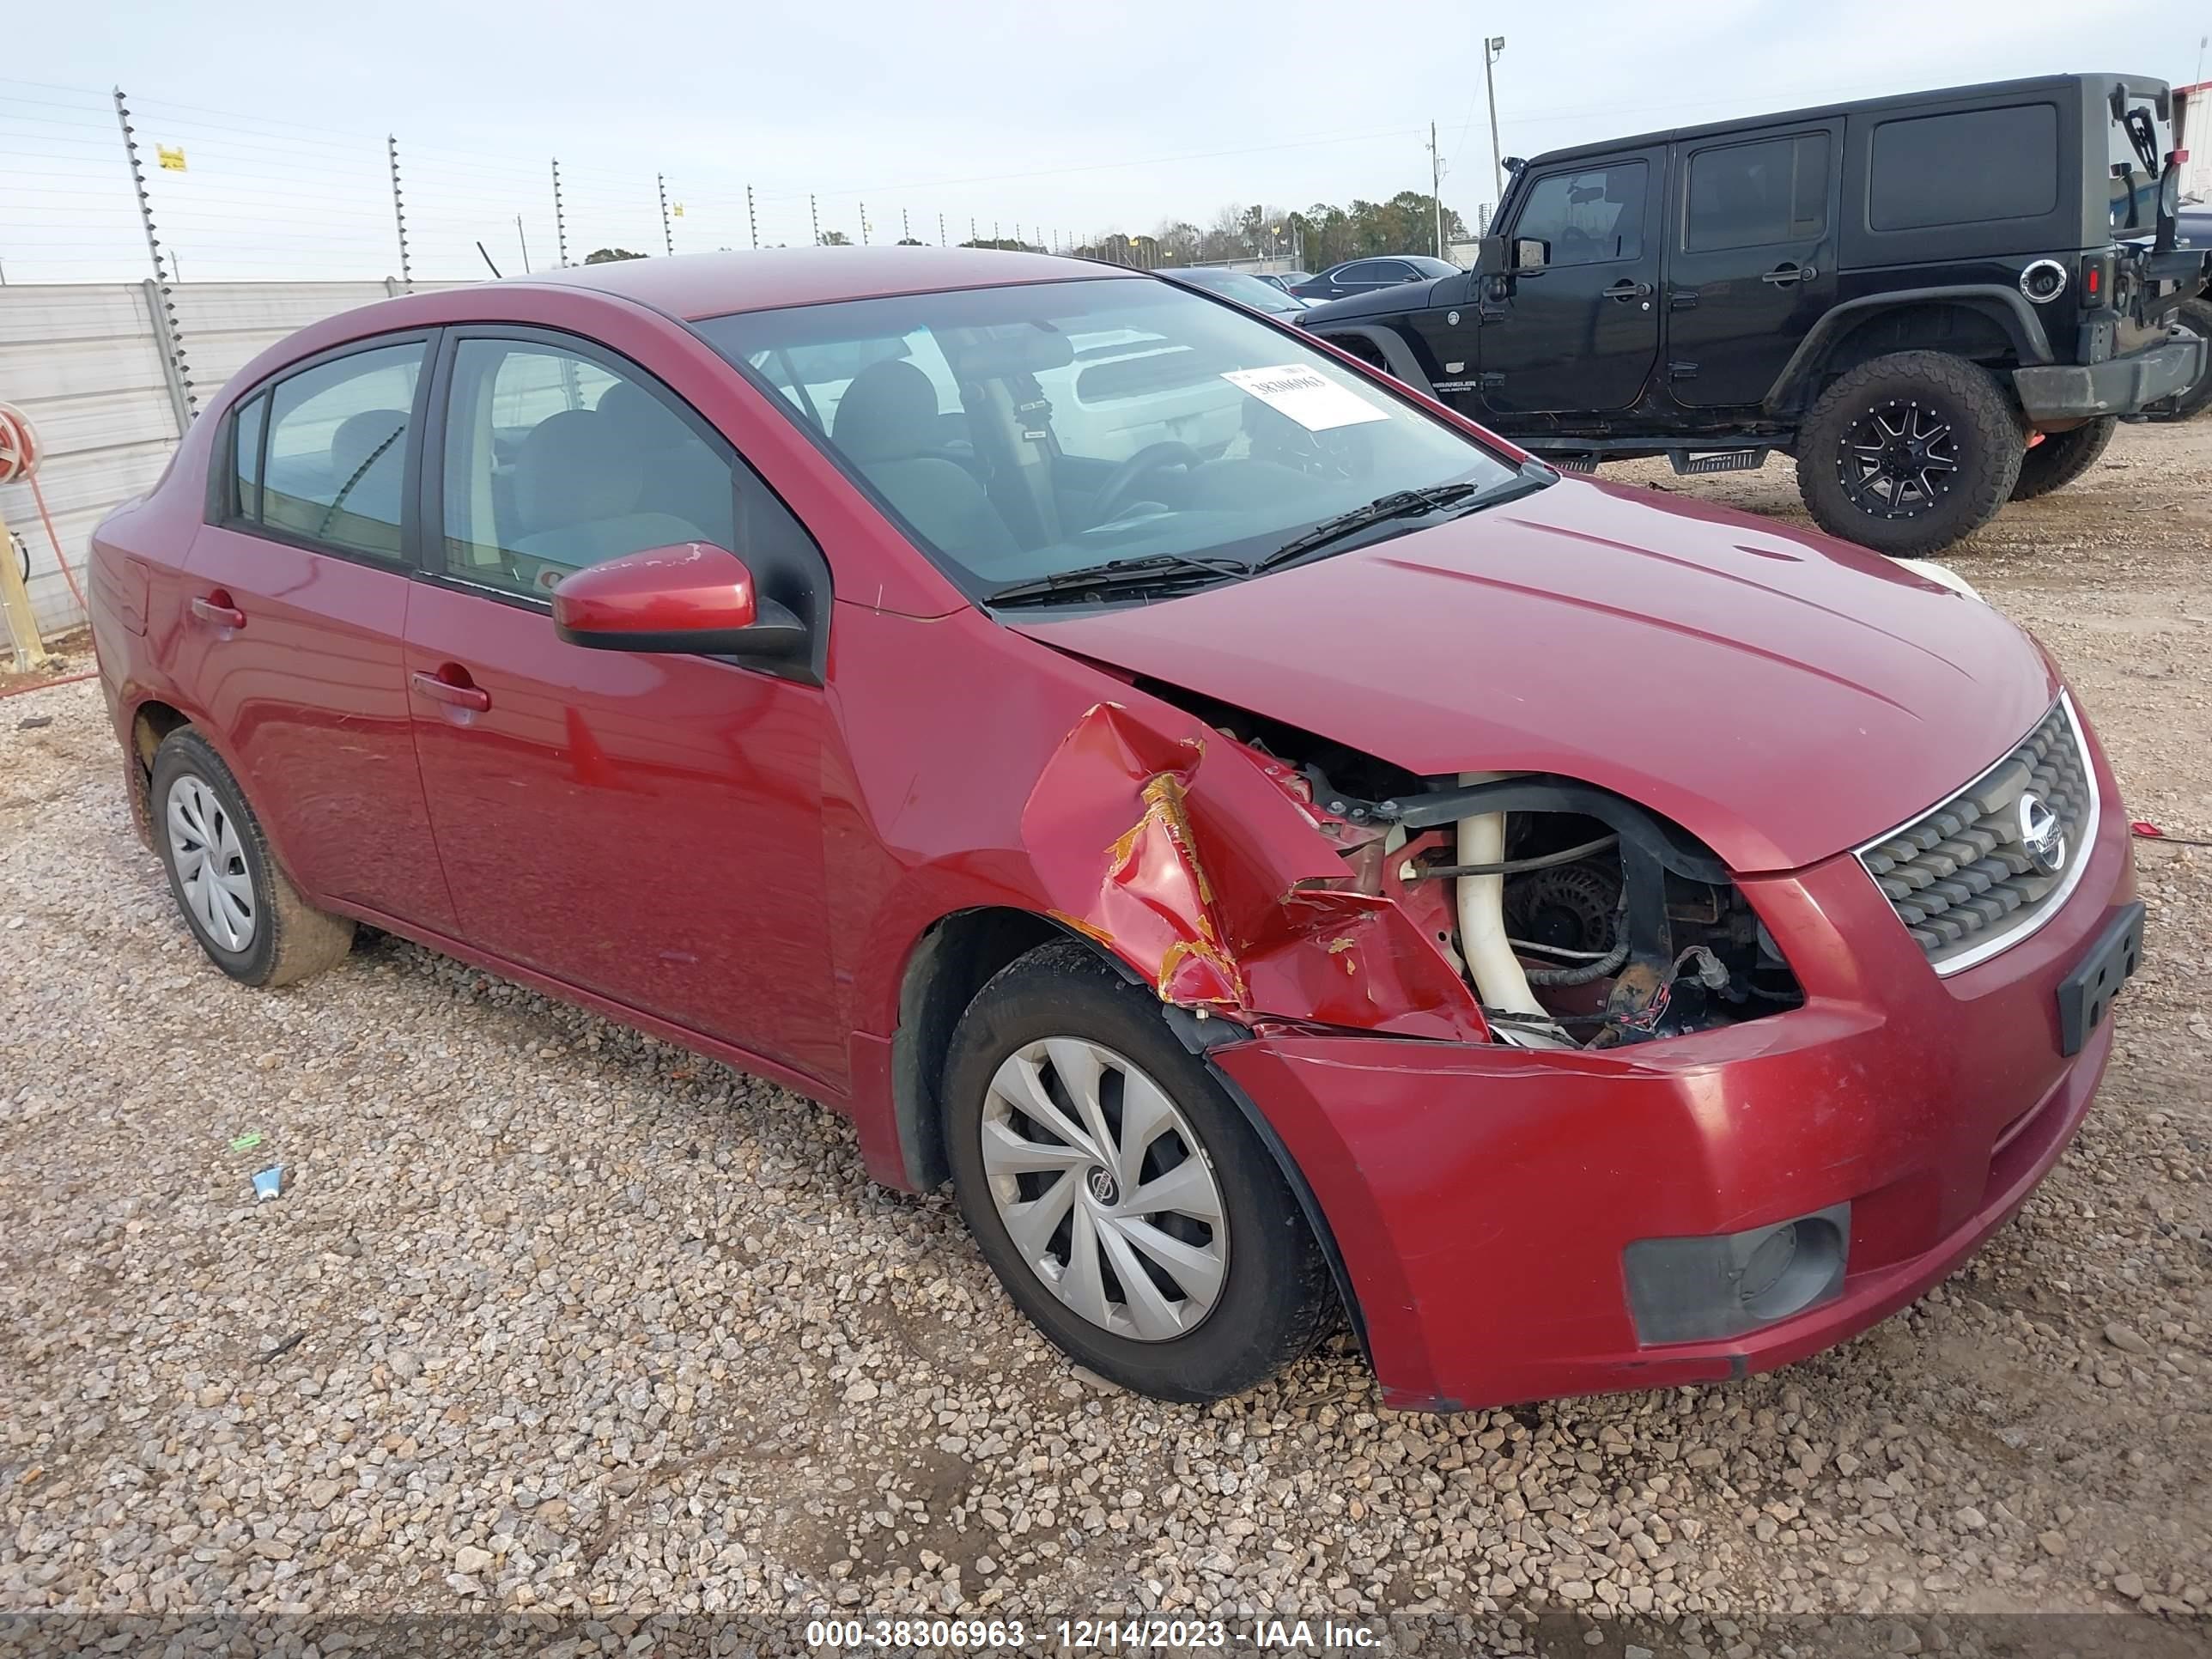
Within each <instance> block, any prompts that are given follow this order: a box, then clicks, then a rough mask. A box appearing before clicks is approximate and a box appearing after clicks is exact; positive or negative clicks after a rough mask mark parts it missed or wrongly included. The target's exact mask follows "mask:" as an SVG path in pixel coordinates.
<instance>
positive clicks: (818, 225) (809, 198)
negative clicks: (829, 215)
mask: <svg viewBox="0 0 2212 1659" xmlns="http://www.w3.org/2000/svg"><path fill="white" fill-rule="evenodd" d="M806 216H807V218H808V219H809V220H811V221H812V222H813V225H814V246H817V247H820V246H822V212H821V210H820V209H818V208H817V207H816V206H815V205H814V192H813V191H811V190H810V191H807V192H806Z"/></svg>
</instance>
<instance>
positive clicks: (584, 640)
mask: <svg viewBox="0 0 2212 1659" xmlns="http://www.w3.org/2000/svg"><path fill="white" fill-rule="evenodd" d="M553 631H554V632H555V633H556V634H558V635H560V636H561V637H562V639H564V640H566V641H568V643H569V644H571V645H581V646H588V647H592V648H593V649H595V650H600V651H684V652H695V653H699V654H702V655H705V656H756V657H757V656H773V657H781V656H790V655H793V654H795V653H799V652H800V651H803V650H804V649H805V644H806V628H805V624H804V623H801V622H800V621H799V618H798V617H795V616H793V614H792V613H791V612H790V611H788V610H787V609H786V608H785V607H784V606H782V605H778V604H777V603H776V602H775V600H774V599H763V598H762V597H761V596H760V595H759V594H758V593H757V592H755V591H754V588H753V575H752V572H751V571H750V570H748V569H747V568H745V562H744V560H743V559H740V558H739V557H738V556H737V555H736V554H734V553H732V552H731V551H729V550H727V549H726V548H720V547H717V546H715V545H714V544H713V543H712V542H678V543H677V544H675V545H673V546H671V547H648V548H647V549H645V550H643V551H642V552H638V553H625V554H623V556H621V557H620V558H617V559H609V560H608V561H606V562H605V563H604V564H595V565H590V566H587V567H586V568H584V569H581V570H577V571H572V572H571V573H570V574H568V575H567V576H564V577H562V579H561V581H560V582H559V584H558V585H557V586H555V588H554V589H553Z"/></svg>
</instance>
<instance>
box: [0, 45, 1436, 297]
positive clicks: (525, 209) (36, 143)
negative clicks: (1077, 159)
mask: <svg viewBox="0 0 2212 1659" xmlns="http://www.w3.org/2000/svg"><path fill="white" fill-rule="evenodd" d="M126 125H127V127H128V129H129V134H128V136H126V132H125V126H126ZM1407 131H1411V129H1407ZM1361 136H1364V137H1374V136H1375V135H1361ZM1391 136H1392V137H1394V138H1395V137H1399V136H1401V135H1397V134H1395V132H1394V133H1393V134H1392V135H1391ZM134 140H135V143H136V144H137V149H138V154H137V157H136V161H135V164H134V161H133V158H132V156H131V154H130V144H131V143H132V142H133V141H134ZM1310 142H1311V143H1316V144H1320V143H1332V142H1336V140H1335V139H1334V138H1316V139H1314V140H1312V141H1310ZM1282 147H1283V146H1276V145H1261V146H1255V147H1254V148H1255V149H1271V148H1282ZM1114 165H1124V166H1126V165H1140V164H1139V163H1129V162H1118V163H1115V164H1114ZM1071 170H1072V171H1075V172H1082V171H1086V170H1088V169H1087V168H1086V167H1077V168H1074V169H1071ZM1046 176H1049V172H1048V170H1038V171H1035V172H1030V173H1012V174H1006V175H1002V176H1001V177H1000V179H951V180H939V181H937V182H936V183H935V184H934V185H923V186H915V187H913V188H911V189H908V190H906V191H901V190H900V189H899V187H897V186H895V185H876V186H854V187H850V188H831V189H822V188H820V187H818V186H817V187H814V188H811V189H810V188H801V187H799V186H796V185H789V184H763V183H757V182H751V181H748V180H746V179H743V178H741V177H736V176H733V175H732V170H731V169H730V168H728V167H712V168H710V167H702V166H698V165H693V166H690V167H686V166H684V165H683V164H681V162H680V161H679V162H678V165H674V166H668V165H663V166H660V167H652V168H642V167H611V166H607V165H604V164H602V163H599V162H596V161H593V160H592V158H591V157H590V156H589V155H584V154H573V155H572V154H569V153H566V152H565V151H564V153H562V155H558V156H557V157H556V156H552V155H548V156H546V157H544V158H543V159H530V158H526V157H521V156H515V155H498V154H493V153H490V152H486V151H481V150H471V149H457V148H454V147H452V146H449V145H441V144H435V143H422V142H419V141H417V140H416V139H414V138H411V137H410V136H409V135H408V134H407V133H406V132H404V131H361V132H348V131H343V130H340V129H337V128H334V127H324V126H318V125H307V124H304V123H300V122H293V121H286V120H280V119H277V118H273V117H268V116H262V115H252V114H246V113H242V112H237V111H232V110H222V109H216V108H211V107H208V106H201V105H197V104H191V103H187V102H185V101H182V100H175V99H169V98H161V97H154V96H149V95H146V94H143V93H134V92H131V91H129V90H127V89H123V90H118V91H101V90H97V89H94V88H84V87H71V86H64V85H56V84H52V83H48V82H29V81H18V80H13V79H9V78H6V77H0V283H75V282H113V281H116V280H118V279H127V280H137V279H138V278H140V277H143V276H145V275H146V274H147V273H148V270H149V264H150V265H151V266H152V267H155V276H157V278H158V279H159V280H161V281H162V282H165V283H209V282H235V281H269V280H277V281H294V282H299V281H317V280H331V281H349V280H353V281H357V280H362V279H378V280H381V279H385V278H391V279H394V280H397V281H398V282H399V283H403V284H405V283H413V282H418V281H428V282H438V283H450V282H459V281H468V280H471V279H475V278H482V277H489V276H491V275H492V274H493V273H494V271H495V270H496V271H497V272H499V273H500V274H501V275H505V276H520V275H522V274H525V273H526V272H532V271H537V270H544V269H546V268H547V267H549V266H558V265H560V264H562V263H563V262H564V260H565V262H566V263H568V264H582V263H584V262H585V261H586V259H588V258H589V257H590V256H591V255H592V253H594V252H599V250H602V249H619V250H623V251H626V252H633V253H642V254H652V253H665V252H676V253H687V252H702V251H706V250H710V249H716V248H749V247H772V246H806V245H808V244H810V243H812V242H814V241H816V240H827V241H839V240H842V241H847V242H851V243H854V244H861V243H876V244H880V243H890V242H899V241H902V240H908V241H915V242H920V243H923V244H925V245H929V246H937V245H940V244H957V243H960V242H964V241H969V240H992V241H1016V240H1018V241H1020V242H1023V243H1024V244H1025V245H1027V246H1032V247H1039V248H1043V249H1047V250H1051V251H1057V252H1072V251H1073V250H1074V249H1075V248H1077V247H1078V246H1086V245H1091V244H1095V243H1097V242H1099V241H1100V240H1101V238H1102V237H1103V235H1104V234H1106V233H1103V232H1097V231H1093V230H1091V229H1090V228H1086V227H1083V226H1080V225H1076V224H1046V223H1039V222H1036V221H1034V220H1032V219H1029V218H1018V217H1015V216H1012V215H1011V214H1009V213H1008V212H1007V211H1006V210H1005V209H1004V207H1003V206H1001V205H1000V204H996V203H994V202H993V201H991V200H989V199H988V191H987V186H988V185H992V184H994V183H1007V182H1012V181H1016V180H1024V181H1034V180H1035V179H1037V178H1040V177H1046ZM138 177H143V197H141V195H140V193H139V190H138V186H137V178H138ZM921 191H927V197H926V198H925V197H923V196H922V195H921V194H920V193H919V192H921ZM142 209H143V210H142ZM149 219H150V220H151V221H152V222H153V223H154V224H155V226H156V227H157V228H158V237H159V250H160V251H159V252H158V254H152V255H149V244H148V240H147V231H146V222H147V221H148V220H149Z"/></svg>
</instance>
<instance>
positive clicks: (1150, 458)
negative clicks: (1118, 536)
mask: <svg viewBox="0 0 2212 1659" xmlns="http://www.w3.org/2000/svg"><path fill="white" fill-rule="evenodd" d="M1203 465H1206V457H1205V456H1203V455H1201V454H1200V453H1198V452H1197V451H1196V450H1195V449H1193V448H1192V447H1190V446H1189V445H1188V444H1187V443H1182V442H1179V441H1176V440H1175V439H1173V438H1170V439H1169V440H1167V441H1165V442H1164V443H1157V444H1146V446H1145V447H1143V448H1142V449H1140V450H1139V451H1138V452H1137V453H1135V454H1133V455H1132V456H1130V457H1129V459H1127V460H1126V461H1124V462H1122V463H1121V465H1119V466H1117V467H1115V469H1114V476H1113V477H1110V478H1109V479H1107V480H1106V482H1105V483H1104V485H1103V486H1102V487H1101V488H1100V489H1099V491H1098V495H1097V500H1096V501H1094V502H1093V503H1092V507H1093V510H1094V511H1095V512H1097V514H1098V522H1099V523H1100V524H1110V523H1112V522H1113V521H1114V520H1115V519H1116V518H1119V517H1120V516H1121V509H1122V508H1123V507H1126V506H1127V505H1128V501H1129V498H1130V497H1131V496H1132V495H1134V494H1135V493H1136V488H1137V485H1138V483H1139V482H1140V481H1141V480H1143V479H1145V478H1147V477H1151V476H1152V474H1153V473H1155V472H1158V471H1161V470H1162V469H1163V468H1165V467H1170V466H1182V467H1198V466H1203Z"/></svg>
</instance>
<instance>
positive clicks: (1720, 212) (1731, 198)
mask: <svg viewBox="0 0 2212 1659" xmlns="http://www.w3.org/2000/svg"><path fill="white" fill-rule="evenodd" d="M1827 228H1828V135H1827V134H1826V133H1825V132H1805V133H1799V134H1798V135H1796V137H1790V138H1769V139H1765V140H1763V141H1762V142H1760V143H1755V144H1729V145H1727V146H1725V147H1724V148H1722V149H1701V150H1699V152H1698V153H1697V154H1696V155H1692V157H1691V158H1690V186H1689V194H1688V202H1687V210H1686V213H1685V215H1684V220H1683V227H1682V246H1683V248H1684V250H1685V251H1686V252H1691V253H1712V252H1719V251H1720V250H1722V249H1723V248H1735V247H1762V246H1767V245H1769V244H1771V243H1779V242H1807V241H1814V240H1818V239H1819V238H1820V236H1821V235H1822V234H1825V233H1826V230H1827Z"/></svg>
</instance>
